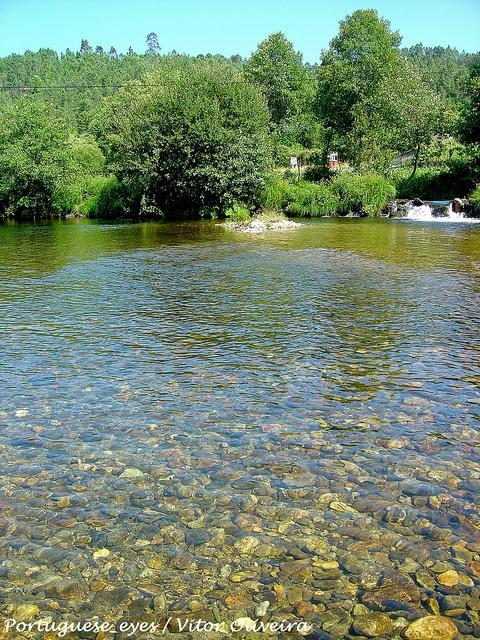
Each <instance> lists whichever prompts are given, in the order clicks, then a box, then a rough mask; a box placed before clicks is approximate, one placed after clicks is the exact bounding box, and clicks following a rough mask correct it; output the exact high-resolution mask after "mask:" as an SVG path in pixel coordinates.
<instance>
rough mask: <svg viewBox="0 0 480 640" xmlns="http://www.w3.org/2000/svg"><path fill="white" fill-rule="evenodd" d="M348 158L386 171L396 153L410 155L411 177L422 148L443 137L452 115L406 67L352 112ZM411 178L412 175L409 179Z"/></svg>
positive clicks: (379, 86) (418, 76) (364, 99)
mask: <svg viewBox="0 0 480 640" xmlns="http://www.w3.org/2000/svg"><path fill="white" fill-rule="evenodd" d="M352 115H353V126H352V132H351V136H350V146H351V150H352V151H351V155H352V157H353V158H354V160H355V163H356V164H359V165H362V164H363V165H367V166H370V167H374V168H376V169H386V168H388V167H389V166H390V164H391V162H392V160H393V157H394V156H395V155H397V154H399V153H404V152H408V151H413V152H414V162H413V174H415V171H416V169H417V164H418V158H419V155H420V151H421V149H422V147H423V146H425V145H428V144H429V143H430V142H431V140H432V138H433V136H434V135H441V134H443V133H445V131H446V128H447V125H448V122H449V120H450V121H452V120H453V118H454V115H453V114H452V113H451V112H449V111H448V109H447V108H446V106H445V104H444V103H443V102H442V101H441V99H440V98H439V97H438V95H436V94H435V93H434V92H433V91H432V90H431V89H429V88H428V87H427V86H426V85H425V84H424V82H423V81H422V78H421V76H420V74H419V72H418V71H417V70H416V69H414V68H413V67H412V66H411V65H410V64H409V63H407V62H406V61H404V62H403V63H402V65H401V66H400V67H399V68H398V70H397V73H396V74H395V76H394V77H386V78H384V79H383V80H382V81H381V82H380V84H379V85H378V86H377V89H376V91H375V93H374V94H373V95H369V96H366V97H364V98H363V99H362V100H360V101H359V102H358V103H357V104H356V105H355V107H354V108H353V109H352ZM413 174H412V175H413Z"/></svg>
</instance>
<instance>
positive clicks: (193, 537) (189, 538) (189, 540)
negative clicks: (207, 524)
mask: <svg viewBox="0 0 480 640" xmlns="http://www.w3.org/2000/svg"><path fill="white" fill-rule="evenodd" d="M211 539H212V534H211V533H210V532H209V531H206V530H205V529H187V531H185V544H187V545H189V546H190V545H191V546H194V547H198V546H200V545H202V544H206V543H207V542H210V540H211Z"/></svg>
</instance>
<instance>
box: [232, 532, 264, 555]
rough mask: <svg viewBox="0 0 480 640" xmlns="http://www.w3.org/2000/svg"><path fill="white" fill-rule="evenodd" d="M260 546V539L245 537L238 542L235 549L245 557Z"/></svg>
mask: <svg viewBox="0 0 480 640" xmlns="http://www.w3.org/2000/svg"><path fill="white" fill-rule="evenodd" d="M259 544H260V540H259V539H258V538H255V537H254V536H245V537H244V538H240V540H237V542H235V544H234V547H235V549H236V550H237V551H238V552H239V553H241V554H243V555H250V554H251V553H252V552H253V551H254V550H255V549H256V548H257V547H258V545H259Z"/></svg>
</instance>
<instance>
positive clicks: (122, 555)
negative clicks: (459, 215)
mask: <svg viewBox="0 0 480 640" xmlns="http://www.w3.org/2000/svg"><path fill="white" fill-rule="evenodd" d="M0 281H1V286H0V317H1V376H0V398H1V400H0V621H1V620H5V619H7V618H15V619H17V620H22V619H23V620H24V621H25V622H32V621H38V620H46V621H53V622H55V621H56V622H60V621H70V622H75V621H85V620H95V619H98V620H104V621H108V622H111V623H112V624H113V625H116V626H117V627H118V625H119V624H120V622H121V621H137V622H140V621H149V622H159V621H161V622H162V624H163V623H165V625H166V626H167V629H168V631H167V633H169V632H170V631H178V630H179V628H180V627H179V625H181V622H182V620H184V619H194V618H195V619H198V618H201V619H203V620H207V621H210V622H211V623H212V624H213V623H220V622H227V623H230V622H231V621H233V620H238V619H241V618H245V617H249V618H251V619H253V620H255V619H258V620H262V621H265V622H268V621H270V622H271V621H293V622H295V621H307V622H308V623H309V624H310V625H311V629H312V631H311V635H310V636H309V637H312V638H315V639H317V640H322V639H323V640H328V639H329V638H335V639H341V638H350V637H351V638H361V637H381V638H400V637H403V636H404V634H405V633H407V636H405V637H408V638H409V639H410V638H413V639H414V640H415V637H416V636H415V635H412V632H408V628H409V625H410V626H411V625H412V623H413V622H414V621H415V620H418V619H420V618H425V617H429V616H437V620H436V622H438V618H439V617H440V616H441V617H442V619H444V618H447V619H448V620H449V621H451V624H454V625H455V627H456V629H457V631H458V636H457V637H458V638H473V637H475V638H478V637H480V613H479V611H480V501H479V495H480V431H479V418H480V394H479V386H480V349H479V348H480V331H479V329H480V327H479V311H480V307H479V301H480V298H479V293H480V225H473V224H463V223H456V224H453V223H449V222H433V223H428V222H413V221H405V220H399V221H393V220H391V221H389V220H334V219H331V220H328V219H325V220H319V221H312V222H309V223H308V224H305V225H304V226H302V227H301V228H299V229H293V230H288V231H283V232H274V233H272V232H271V233H267V234H265V235H261V236H250V235H247V234H241V233H237V232H233V231H230V230H227V229H225V228H223V227H221V226H219V225H218V224H216V223H214V222H202V223H184V224H160V223H142V224H124V223H121V224H113V223H97V222H95V221H76V220H73V221H66V222H55V223H51V224H39V225H26V224H21V225H14V224H12V225H4V226H0ZM427 622H428V621H427ZM436 622H435V621H433V622H431V620H430V621H429V624H430V623H431V624H436ZM425 624H427V623H425ZM448 628H451V627H449V626H448V624H447V626H445V629H447V631H448ZM372 629H373V631H372ZM414 630H415V628H414ZM447 631H445V633H447ZM252 633H253V632H250V635H248V634H246V633H243V634H242V633H238V634H235V633H234V632H229V634H227V635H225V633H223V632H222V631H221V630H213V631H211V632H209V633H208V634H206V635H204V636H202V634H201V633H199V632H195V631H192V630H185V629H182V630H181V631H180V633H177V634H176V636H175V637H176V638H182V637H184V638H200V637H208V638H217V637H218V638H225V637H246V635H247V637H260V636H258V634H257V635H255V633H253V635H252ZM372 633H373V634H376V635H372ZM409 633H410V635H408V634H409ZM47 636H48V634H47ZM160 636H161V633H160V631H147V632H145V633H143V635H142V634H141V633H139V632H137V633H136V635H135V634H134V635H133V636H132V637H142V638H150V637H152V638H153V637H160ZM3 637H4V636H3V635H2V629H1V628H0V638H3ZM5 637H7V636H5ZM8 637H15V635H14V636H11V635H10V636H8ZM17 637H27V638H30V637H31V638H36V637H38V638H40V637H41V638H44V637H46V636H45V633H43V632H40V631H39V632H38V633H37V631H35V629H33V630H32V629H30V630H27V631H24V632H23V633H21V634H20V635H18V636H17ZM48 637H49V638H50V637H52V638H53V637H55V636H54V635H52V636H48ZM70 637H72V638H77V637H78V638H80V637H81V638H90V637H91V638H100V639H101V638H103V637H107V638H108V637H115V638H122V639H123V638H126V637H127V635H126V633H124V632H122V631H120V630H118V631H117V633H116V635H115V636H114V635H113V634H110V635H108V634H107V635H106V636H102V635H101V634H100V635H97V634H96V632H94V633H93V632H92V633H90V632H88V631H82V632H80V633H76V632H75V633H73V635H71V636H70ZM261 637H266V636H261ZM269 637H272V638H300V637H302V636H301V635H300V632H297V631H295V630H294V631H292V632H290V633H286V632H285V631H270V636H269ZM418 637H419V638H420V636H418ZM422 637H423V636H422ZM425 637H427V636H425ZM432 637H438V638H450V637H451V636H450V635H448V634H447V635H444V636H432Z"/></svg>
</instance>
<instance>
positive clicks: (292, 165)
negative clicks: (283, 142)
mask: <svg viewBox="0 0 480 640" xmlns="http://www.w3.org/2000/svg"><path fill="white" fill-rule="evenodd" d="M296 167H298V158H297V157H296V156H291V158H290V169H295V168H296Z"/></svg>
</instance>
